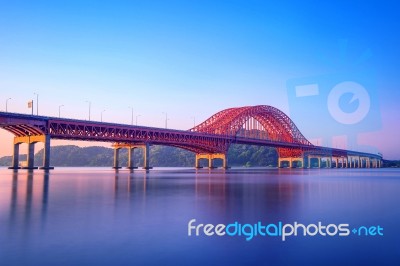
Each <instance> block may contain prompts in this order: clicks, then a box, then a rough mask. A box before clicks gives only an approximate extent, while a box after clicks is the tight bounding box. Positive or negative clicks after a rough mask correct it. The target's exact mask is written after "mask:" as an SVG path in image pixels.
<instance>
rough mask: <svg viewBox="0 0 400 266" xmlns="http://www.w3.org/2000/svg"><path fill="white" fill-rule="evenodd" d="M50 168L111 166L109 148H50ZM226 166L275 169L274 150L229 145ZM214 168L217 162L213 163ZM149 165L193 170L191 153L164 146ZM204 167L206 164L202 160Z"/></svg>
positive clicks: (0, 162) (139, 156)
mask: <svg viewBox="0 0 400 266" xmlns="http://www.w3.org/2000/svg"><path fill="white" fill-rule="evenodd" d="M50 152H51V161H50V165H51V166H110V167H111V166H112V164H113V156H114V153H113V149H112V148H106V147H99V146H92V147H78V146H74V145H64V146H54V147H51V149H50ZM11 159H12V157H11V156H5V157H2V158H0V166H10V165H11ZM24 160H26V155H24V154H22V155H21V156H20V161H24ZM42 161H43V149H42V150H40V151H38V152H37V153H36V154H35V165H36V166H41V165H42ZM127 161H128V152H127V149H122V150H121V151H120V165H121V166H126V165H127ZM134 162H135V165H136V166H138V165H140V166H141V165H143V153H142V150H141V149H137V150H135V154H134ZM228 162H229V165H230V166H276V165H277V154H276V151H275V149H273V148H268V147H258V146H249V145H232V146H231V148H230V149H229V152H228ZM215 164H216V166H219V165H220V164H221V162H219V161H218V160H216V162H215ZM150 165H151V166H158V167H193V166H194V153H192V152H190V151H186V150H183V149H179V148H174V147H168V146H152V147H151V148H150ZM201 165H203V166H206V165H207V162H205V161H202V162H201Z"/></svg>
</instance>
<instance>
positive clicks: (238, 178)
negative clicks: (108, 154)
mask: <svg viewBox="0 0 400 266" xmlns="http://www.w3.org/2000/svg"><path fill="white" fill-rule="evenodd" d="M399 204H400V171H399V170H395V169H349V170H345V169H336V170H335V169H332V170H328V169H321V170H319V169H311V170H307V169H305V170H303V169H280V170H278V169H230V170H227V171H224V170H219V169H215V170H211V171H210V170H208V169H204V170H203V169H202V170H198V171H196V170H193V169H173V168H172V169H171V168H170V169H154V170H152V171H150V172H149V173H146V172H144V171H141V170H139V171H136V170H135V172H130V171H129V170H120V171H118V172H115V171H114V170H111V169H106V168H57V169H55V170H52V171H50V173H45V172H43V171H41V170H36V171H34V172H33V173H32V172H28V171H26V170H20V171H18V172H13V171H11V170H8V169H4V168H3V169H0V265H251V264H256V265H300V264H303V265H339V264H342V265H344V264H345V265H400V239H399V238H400V206H399ZM191 219H196V220H197V223H213V224H218V223H225V224H229V223H232V222H235V221H238V222H240V223H257V222H258V221H261V222H263V223H277V222H279V221H282V222H283V223H292V224H293V223H294V222H296V221H297V222H301V223H304V224H310V223H317V222H318V221H321V222H322V223H324V224H326V225H327V224H330V223H336V224H340V223H349V224H350V226H364V225H365V226H373V225H380V226H381V227H383V228H384V236H374V237H372V236H369V237H367V236H356V235H353V234H351V235H350V236H348V237H339V236H336V237H322V236H315V237H310V236H308V237H304V236H300V237H289V238H288V239H287V240H286V241H282V239H281V238H279V237H255V238H253V239H252V240H251V241H246V239H245V237H243V236H241V237H240V236H237V237H229V236H224V237H217V236H213V237H205V236H202V237H194V236H191V237H189V236H188V233H187V230H188V222H189V220H191ZM352 228H353V227H352ZM352 228H351V229H352Z"/></svg>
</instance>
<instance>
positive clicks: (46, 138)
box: [40, 135, 54, 170]
mask: <svg viewBox="0 0 400 266" xmlns="http://www.w3.org/2000/svg"><path fill="white" fill-rule="evenodd" d="M40 169H45V170H48V169H54V167H51V166H50V136H49V135H46V136H44V148H43V166H42V167H40Z"/></svg>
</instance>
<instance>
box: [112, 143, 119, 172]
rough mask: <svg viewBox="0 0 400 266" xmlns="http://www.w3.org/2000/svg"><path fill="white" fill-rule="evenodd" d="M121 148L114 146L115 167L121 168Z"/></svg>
mask: <svg viewBox="0 0 400 266" xmlns="http://www.w3.org/2000/svg"><path fill="white" fill-rule="evenodd" d="M120 149H121V148H114V165H113V168H114V169H120V168H121V167H120V166H119V150H120Z"/></svg>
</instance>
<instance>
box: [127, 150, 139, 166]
mask: <svg viewBox="0 0 400 266" xmlns="http://www.w3.org/2000/svg"><path fill="white" fill-rule="evenodd" d="M135 149H136V147H128V167H127V168H128V169H137V167H135V162H134V155H135V153H134V152H135Z"/></svg>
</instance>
